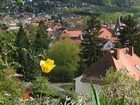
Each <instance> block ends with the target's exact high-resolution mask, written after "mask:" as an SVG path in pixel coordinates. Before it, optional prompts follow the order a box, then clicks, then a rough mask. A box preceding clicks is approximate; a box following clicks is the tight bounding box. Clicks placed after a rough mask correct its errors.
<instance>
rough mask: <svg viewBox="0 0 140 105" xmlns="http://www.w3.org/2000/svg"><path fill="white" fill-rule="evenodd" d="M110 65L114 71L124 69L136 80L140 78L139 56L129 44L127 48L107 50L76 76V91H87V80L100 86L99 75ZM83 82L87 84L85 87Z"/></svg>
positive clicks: (103, 74)
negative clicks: (79, 75) (80, 75)
mask: <svg viewBox="0 0 140 105" xmlns="http://www.w3.org/2000/svg"><path fill="white" fill-rule="evenodd" d="M110 67H113V68H114V69H115V70H116V71H119V70H121V69H124V70H126V71H127V72H128V75H129V76H132V77H134V78H135V79H136V80H139V79H140V58H139V57H138V56H137V55H136V54H135V53H134V48H133V47H132V46H131V47H129V48H121V49H113V50H110V51H107V52H106V53H105V54H104V55H103V57H101V58H100V59H99V60H98V61H97V62H96V63H93V64H92V65H91V67H90V68H89V69H88V70H86V72H85V73H84V74H83V75H82V77H81V78H80V79H79V77H78V78H76V82H75V83H76V84H75V86H76V87H75V88H76V92H82V91H83V92H85V93H87V91H89V88H88V87H89V86H90V84H89V82H91V81H92V82H93V83H94V84H96V85H97V86H98V88H99V87H101V84H102V79H101V77H103V76H105V74H106V72H107V70H108V69H109V68H110ZM87 83H88V84H87ZM80 84H82V86H81V85H80ZM83 84H86V85H88V86H86V87H85V86H84V85H83ZM85 88H86V89H85ZM85 90H86V91H85Z"/></svg>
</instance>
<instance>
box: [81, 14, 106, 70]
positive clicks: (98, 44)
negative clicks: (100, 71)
mask: <svg viewBox="0 0 140 105" xmlns="http://www.w3.org/2000/svg"><path fill="white" fill-rule="evenodd" d="M100 29H101V22H100V20H99V18H97V17H96V16H94V17H92V18H91V19H90V20H88V21H87V28H86V31H87V33H86V34H85V35H83V40H82V43H81V47H82V50H81V53H80V58H81V63H82V64H81V65H83V64H86V65H87V67H89V66H90V65H91V64H92V63H95V62H96V61H97V60H98V59H99V58H100V57H101V56H102V51H101V48H102V47H103V42H104V40H103V39H100V38H99V35H100ZM81 69H84V68H81Z"/></svg>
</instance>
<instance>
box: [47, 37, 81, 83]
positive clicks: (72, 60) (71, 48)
mask: <svg viewBox="0 0 140 105" xmlns="http://www.w3.org/2000/svg"><path fill="white" fill-rule="evenodd" d="M78 53H79V47H78V45H75V44H74V43H73V42H72V41H71V40H70V39H65V40H60V41H58V42H56V43H54V44H53V46H52V47H50V49H49V50H48V56H49V58H51V59H54V61H55V62H56V65H57V66H56V67H55V68H54V70H53V71H52V72H51V73H50V74H49V77H50V80H53V81H65V82H66V81H70V80H72V78H73V77H74V75H75V73H76V72H77V67H78Z"/></svg>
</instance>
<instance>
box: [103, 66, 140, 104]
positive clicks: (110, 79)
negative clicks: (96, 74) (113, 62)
mask: <svg viewBox="0 0 140 105" xmlns="http://www.w3.org/2000/svg"><path fill="white" fill-rule="evenodd" d="M115 71H116V70H115V69H113V68H110V69H109V70H108V71H107V73H106V75H105V77H103V88H102V95H103V96H107V97H108V98H110V99H112V98H113V99H115V100H116V101H118V100H119V99H120V98H122V97H124V99H125V102H126V105H139V104H140V84H139V82H138V81H136V80H135V79H134V78H133V77H131V76H129V75H128V72H126V70H120V71H117V72H115Z"/></svg>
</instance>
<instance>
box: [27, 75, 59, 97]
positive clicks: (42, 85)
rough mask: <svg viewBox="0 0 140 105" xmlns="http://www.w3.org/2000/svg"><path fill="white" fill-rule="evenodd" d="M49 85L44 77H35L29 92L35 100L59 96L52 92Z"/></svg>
mask: <svg viewBox="0 0 140 105" xmlns="http://www.w3.org/2000/svg"><path fill="white" fill-rule="evenodd" d="M49 85H50V84H49V82H48V79H47V78H46V77H42V76H40V77H36V80H34V81H33V82H32V86H31V88H30V91H32V92H33V93H34V95H35V97H36V98H43V97H46V96H50V97H55V98H56V97H57V98H58V97H59V96H60V95H59V94H58V93H57V92H56V91H54V90H53V89H52V88H51V87H50V86H49Z"/></svg>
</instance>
